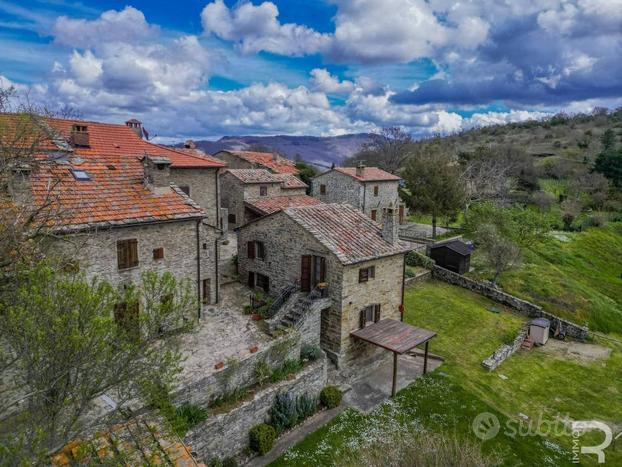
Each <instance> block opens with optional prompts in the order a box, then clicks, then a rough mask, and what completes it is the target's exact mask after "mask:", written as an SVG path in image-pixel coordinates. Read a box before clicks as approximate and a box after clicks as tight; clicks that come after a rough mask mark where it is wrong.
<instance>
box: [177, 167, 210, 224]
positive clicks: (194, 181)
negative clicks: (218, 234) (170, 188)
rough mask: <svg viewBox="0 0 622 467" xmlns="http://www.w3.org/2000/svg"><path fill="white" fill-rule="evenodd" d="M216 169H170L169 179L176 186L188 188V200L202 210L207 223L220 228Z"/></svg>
mask: <svg viewBox="0 0 622 467" xmlns="http://www.w3.org/2000/svg"><path fill="white" fill-rule="evenodd" d="M217 173H218V172H217V169H215V168H205V169H197V168H192V169H176V168H171V175H170V179H171V182H173V183H174V184H175V185H177V186H187V187H189V188H190V194H189V196H190V198H192V200H193V201H194V202H195V203H197V204H198V205H199V206H201V207H202V208H203V210H204V211H205V213H206V214H207V219H206V221H207V223H209V224H210V225H213V226H216V227H220V226H219V224H218V222H219V219H218V217H217V215H216V208H217V207H218V206H219V203H220V200H218V199H216V183H217V182H218V176H217Z"/></svg>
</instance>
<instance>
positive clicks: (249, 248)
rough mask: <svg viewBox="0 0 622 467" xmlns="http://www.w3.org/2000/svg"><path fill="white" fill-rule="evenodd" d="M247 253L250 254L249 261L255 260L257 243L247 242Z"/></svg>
mask: <svg viewBox="0 0 622 467" xmlns="http://www.w3.org/2000/svg"><path fill="white" fill-rule="evenodd" d="M246 251H247V253H248V259H255V242H247V243H246Z"/></svg>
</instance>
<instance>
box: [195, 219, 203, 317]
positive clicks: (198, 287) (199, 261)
mask: <svg viewBox="0 0 622 467" xmlns="http://www.w3.org/2000/svg"><path fill="white" fill-rule="evenodd" d="M201 220H202V219H199V220H197V223H196V237H197V297H198V299H199V304H198V307H199V309H198V310H197V313H198V316H199V319H201V303H202V300H201V236H200V228H201Z"/></svg>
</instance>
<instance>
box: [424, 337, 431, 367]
mask: <svg viewBox="0 0 622 467" xmlns="http://www.w3.org/2000/svg"><path fill="white" fill-rule="evenodd" d="M429 343H430V341H425V353H424V354H423V374H424V375H425V374H426V372H427V371H428V344H429Z"/></svg>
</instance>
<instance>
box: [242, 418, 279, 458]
mask: <svg viewBox="0 0 622 467" xmlns="http://www.w3.org/2000/svg"><path fill="white" fill-rule="evenodd" d="M248 436H249V445H250V448H251V449H252V450H253V451H255V452H256V453H258V454H259V455H260V456H263V455H264V454H267V453H268V452H269V451H270V449H272V446H273V445H274V440H276V431H275V430H274V427H272V426H270V425H268V424H267V423H260V424H259V425H255V426H254V427H253V428H251V429H250V431H249V432H248Z"/></svg>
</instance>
